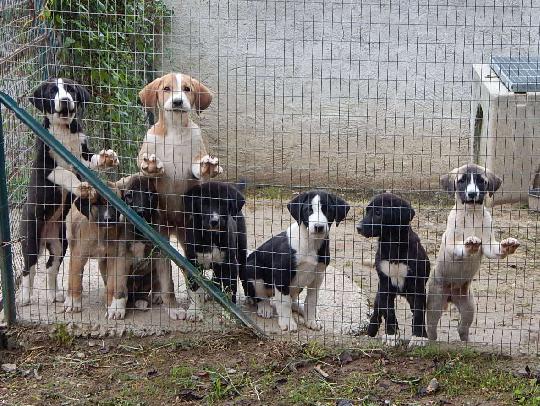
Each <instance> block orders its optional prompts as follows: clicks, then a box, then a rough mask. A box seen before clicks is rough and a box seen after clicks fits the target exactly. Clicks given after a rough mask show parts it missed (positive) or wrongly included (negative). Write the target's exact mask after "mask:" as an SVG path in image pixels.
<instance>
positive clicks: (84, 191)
mask: <svg viewBox="0 0 540 406" xmlns="http://www.w3.org/2000/svg"><path fill="white" fill-rule="evenodd" d="M75 194H76V195H77V196H79V197H80V198H81V199H88V200H90V201H91V202H95V201H97V191H96V189H94V188H93V187H92V186H90V184H89V183H88V182H81V183H79V186H77V190H76V193H75Z"/></svg>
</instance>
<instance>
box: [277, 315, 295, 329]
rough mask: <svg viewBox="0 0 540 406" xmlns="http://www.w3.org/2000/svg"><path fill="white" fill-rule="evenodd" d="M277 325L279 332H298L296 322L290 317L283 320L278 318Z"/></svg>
mask: <svg viewBox="0 0 540 406" xmlns="http://www.w3.org/2000/svg"><path fill="white" fill-rule="evenodd" d="M278 324H279V328H280V329H281V331H290V332H294V331H296V330H298V325H297V324H296V321H294V319H293V318H292V317H291V318H290V319H289V318H285V317H280V318H278Z"/></svg>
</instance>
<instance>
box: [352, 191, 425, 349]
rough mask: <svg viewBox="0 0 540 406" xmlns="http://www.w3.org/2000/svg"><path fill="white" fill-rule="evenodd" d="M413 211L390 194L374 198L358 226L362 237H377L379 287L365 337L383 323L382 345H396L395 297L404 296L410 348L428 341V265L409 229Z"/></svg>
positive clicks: (419, 245)
mask: <svg viewBox="0 0 540 406" xmlns="http://www.w3.org/2000/svg"><path fill="white" fill-rule="evenodd" d="M414 215H415V212H414V209H413V208H412V207H411V205H410V204H409V203H408V202H407V201H405V200H404V199H402V198H400V197H398V196H396V195H393V194H391V193H382V194H380V195H377V196H375V197H374V198H373V200H372V201H371V202H370V203H369V205H368V206H367V208H366V214H365V216H364V218H363V219H362V221H360V223H359V224H358V226H357V231H358V233H360V234H362V235H363V236H364V237H367V238H371V237H378V238H379V243H378V248H377V254H376V256H375V268H376V270H377V275H378V277H379V287H378V290H377V296H376V297H375V304H374V309H373V315H372V316H371V320H370V324H369V326H368V335H369V336H371V337H375V336H376V335H377V332H378V331H379V326H380V324H381V321H382V319H383V318H384V321H385V335H384V336H383V337H382V339H383V342H384V343H385V344H387V345H397V344H399V342H400V340H399V335H398V333H399V330H398V322H397V318H396V313H395V301H396V297H397V295H401V296H404V297H405V299H407V302H408V303H409V306H410V308H411V312H412V314H413V320H412V335H413V337H412V338H411V340H410V342H409V346H414V345H424V344H425V342H426V341H427V338H426V337H427V333H426V328H425V319H424V315H425V308H426V288H425V286H426V282H427V279H428V277H429V272H430V262H429V258H428V256H427V254H426V251H425V249H424V247H423V246H422V244H421V242H420V238H418V235H417V234H416V233H415V232H414V231H413V230H412V228H411V225H410V223H411V221H412V219H413V217H414Z"/></svg>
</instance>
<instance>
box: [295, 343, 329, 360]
mask: <svg viewBox="0 0 540 406" xmlns="http://www.w3.org/2000/svg"><path fill="white" fill-rule="evenodd" d="M302 353H303V354H304V355H305V356H306V357H308V358H310V359H312V360H319V359H322V358H324V357H326V356H328V355H329V351H328V348H326V347H325V346H323V345H322V344H321V343H320V342H318V341H316V340H309V341H308V342H307V343H306V344H305V345H304V346H303V348H302Z"/></svg>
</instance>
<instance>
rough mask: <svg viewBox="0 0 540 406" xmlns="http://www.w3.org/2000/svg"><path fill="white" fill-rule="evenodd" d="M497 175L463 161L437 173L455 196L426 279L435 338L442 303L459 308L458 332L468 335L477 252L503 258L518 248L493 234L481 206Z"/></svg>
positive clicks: (493, 188) (497, 181)
mask: <svg viewBox="0 0 540 406" xmlns="http://www.w3.org/2000/svg"><path fill="white" fill-rule="evenodd" d="M501 183H502V179H501V178H499V177H498V176H497V175H495V174H494V173H493V172H491V171H490V170H489V169H486V168H484V167H482V166H479V165H475V164H468V165H463V166H461V167H459V168H456V169H454V170H453V171H452V172H450V173H449V174H448V175H445V176H443V177H442V178H441V186H442V188H443V189H445V190H447V191H448V192H449V193H452V194H454V195H455V199H456V203H455V205H454V207H453V208H452V210H451V211H450V214H449V215H448V221H447V224H446V231H445V232H444V234H443V236H442V243H441V247H440V249H439V254H438V256H437V265H436V267H435V271H434V272H433V273H432V275H431V278H430V280H429V293H428V299H427V313H426V322H427V334H428V338H429V339H430V340H436V339H437V324H438V323H439V320H440V318H441V315H442V312H443V310H445V308H446V306H447V303H448V302H452V303H454V305H456V307H457V308H458V310H459V313H460V316H461V318H460V322H459V326H458V333H459V337H460V339H461V340H462V341H468V340H469V328H470V326H471V324H472V322H473V320H474V311H475V303H474V296H473V293H472V292H471V282H472V280H473V278H474V277H475V276H476V274H477V273H478V270H479V269H480V263H481V261H482V257H483V256H486V257H488V258H490V259H503V258H505V257H507V256H508V255H510V254H513V253H514V252H515V251H516V249H517V248H518V247H519V242H518V240H516V239H515V238H507V239H505V240H503V241H501V242H500V243H499V242H498V241H497V240H496V238H495V232H494V230H493V225H492V219H491V214H490V212H489V211H488V210H487V209H486V208H485V206H484V199H485V197H486V195H487V194H489V195H490V196H492V195H493V193H494V192H495V191H497V189H499V187H500V186H501Z"/></svg>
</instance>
